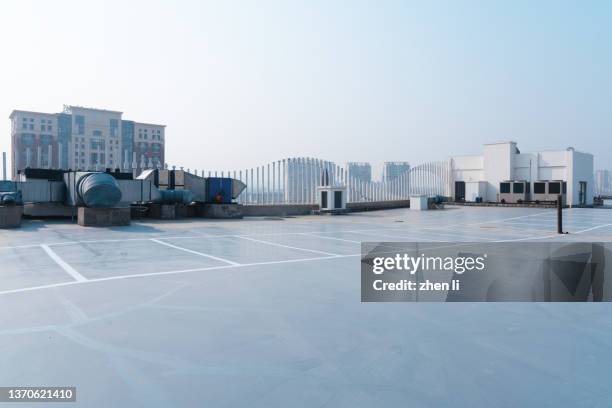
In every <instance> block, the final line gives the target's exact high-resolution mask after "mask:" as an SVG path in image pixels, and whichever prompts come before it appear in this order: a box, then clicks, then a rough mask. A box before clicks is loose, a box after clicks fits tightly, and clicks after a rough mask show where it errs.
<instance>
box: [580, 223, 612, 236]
mask: <svg viewBox="0 0 612 408" xmlns="http://www.w3.org/2000/svg"><path fill="white" fill-rule="evenodd" d="M610 226H612V224H603V225H596V226H594V227H591V228H587V229H583V230H582V231H576V232H574V234H582V233H583V232H589V231H593V230H596V229H599V228H605V227H610Z"/></svg>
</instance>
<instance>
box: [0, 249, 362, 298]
mask: <svg viewBox="0 0 612 408" xmlns="http://www.w3.org/2000/svg"><path fill="white" fill-rule="evenodd" d="M358 256H361V254H350V255H333V256H319V257H315V258H301V259H285V260H282V261H265V262H253V263H248V264H247V263H245V264H236V265H222V266H209V267H205V268H195V269H182V270H176V271H166V272H150V273H140V274H133V275H118V276H109V277H106V278H96V279H87V280H84V281H79V282H76V281H73V282H62V283H52V284H49V285H41V286H31V287H28V288H19V289H10V290H5V291H1V292H0V296H1V295H9V294H11V293H22V292H32V291H36V290H42V289H51V288H59V287H62V286H71V285H76V284H80V283H96V282H106V281H115V280H123V279H135V278H146V277H155V276H164V275H177V274H182V273H192V272H202V271H215V270H218V269H237V268H245V267H249V266H262V265H278V264H290V263H299V262H312V261H325V260H329V259H339V258H352V257H358Z"/></svg>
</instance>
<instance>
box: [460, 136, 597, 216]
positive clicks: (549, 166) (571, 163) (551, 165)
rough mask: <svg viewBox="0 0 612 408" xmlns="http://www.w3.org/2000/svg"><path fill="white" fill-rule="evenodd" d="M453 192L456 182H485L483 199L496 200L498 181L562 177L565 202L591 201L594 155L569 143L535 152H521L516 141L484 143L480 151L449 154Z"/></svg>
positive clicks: (531, 180) (532, 180) (592, 194)
mask: <svg viewBox="0 0 612 408" xmlns="http://www.w3.org/2000/svg"><path fill="white" fill-rule="evenodd" d="M451 160H452V165H453V180H454V182H455V183H454V186H453V187H454V189H455V193H456V192H457V188H458V185H457V183H466V182H480V183H479V184H481V185H483V184H484V189H483V190H484V191H482V194H484V197H483V201H499V200H498V195H499V184H500V182H503V181H508V180H525V181H529V182H532V183H533V182H535V181H544V180H546V181H548V180H562V181H565V182H566V183H567V195H566V202H567V204H568V205H572V206H576V205H590V204H593V196H594V184H595V183H594V178H593V155H592V154H590V153H582V152H578V151H576V150H574V148H572V147H568V148H567V149H564V150H551V151H542V152H535V153H521V152H520V150H519V149H518V148H517V144H516V142H512V141H507V142H499V143H489V144H485V145H484V151H483V153H482V154H480V155H470V156H455V157H452V158H451Z"/></svg>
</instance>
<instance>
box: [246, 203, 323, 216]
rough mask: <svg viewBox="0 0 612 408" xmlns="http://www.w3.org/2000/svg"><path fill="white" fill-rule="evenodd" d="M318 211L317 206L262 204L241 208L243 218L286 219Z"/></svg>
mask: <svg viewBox="0 0 612 408" xmlns="http://www.w3.org/2000/svg"><path fill="white" fill-rule="evenodd" d="M318 209H319V205H318V204H262V205H245V206H242V215H244V216H245V217H287V216H293V215H309V214H312V213H313V211H317V210H318Z"/></svg>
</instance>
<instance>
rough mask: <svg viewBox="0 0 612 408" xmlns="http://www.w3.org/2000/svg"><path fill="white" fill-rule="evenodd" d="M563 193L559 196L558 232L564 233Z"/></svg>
mask: <svg viewBox="0 0 612 408" xmlns="http://www.w3.org/2000/svg"><path fill="white" fill-rule="evenodd" d="M561 199H562V198H561V194H559V195H558V196H557V233H559V234H563V202H562V201H561Z"/></svg>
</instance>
